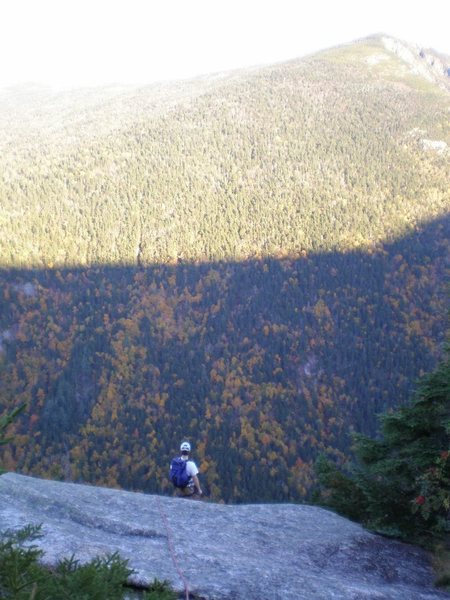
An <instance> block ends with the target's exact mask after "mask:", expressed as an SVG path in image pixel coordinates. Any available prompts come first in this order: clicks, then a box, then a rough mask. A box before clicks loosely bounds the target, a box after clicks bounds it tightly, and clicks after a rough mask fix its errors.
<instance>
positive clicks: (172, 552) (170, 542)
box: [156, 496, 189, 600]
mask: <svg viewBox="0 0 450 600" xmlns="http://www.w3.org/2000/svg"><path fill="white" fill-rule="evenodd" d="M156 502H157V504H158V509H159V514H160V515H161V518H162V520H163V523H164V527H165V528H166V533H167V544H168V546H169V551H170V555H171V556H172V560H173V564H174V565H175V568H176V570H177V573H178V575H179V576H180V579H181V581H182V582H183V585H184V592H185V594H186V596H185V597H186V600H189V584H188V581H187V579H186V577H185V576H184V574H183V571H182V570H181V567H180V565H179V563H178V560H177V555H176V554H175V548H174V545H173V540H172V531H171V529H170V527H169V523H168V521H167V515H166V513H165V511H164V508H163V506H162V504H161V500H160V498H159V496H156Z"/></svg>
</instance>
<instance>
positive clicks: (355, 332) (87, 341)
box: [0, 218, 450, 501]
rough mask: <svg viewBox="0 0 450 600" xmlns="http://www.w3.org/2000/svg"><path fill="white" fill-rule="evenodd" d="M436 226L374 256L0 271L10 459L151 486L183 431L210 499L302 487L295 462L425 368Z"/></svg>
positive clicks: (275, 494) (440, 300) (438, 308)
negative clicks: (15, 441) (20, 415)
mask: <svg viewBox="0 0 450 600" xmlns="http://www.w3.org/2000/svg"><path fill="white" fill-rule="evenodd" d="M449 233H450V218H443V219H439V220H437V221H435V222H433V223H431V224H429V225H428V226H425V227H424V228H422V229H421V230H418V231H416V232H415V233H414V234H412V235H410V236H408V237H405V238H403V239H399V240H397V241H396V242H395V243H392V244H387V245H385V246H383V247H380V248H377V249H374V250H373V251H372V252H371V253H362V252H356V251H355V252H351V253H347V254H333V253H329V254H322V255H310V256H306V257H302V258H298V259H275V258H271V259H261V260H248V261H246V262H242V263H222V262H221V263H209V264H184V263H180V264H177V265H172V266H169V265H152V266H148V267H145V268H142V267H133V266H127V267H125V266H124V267H121V266H117V267H112V266H96V267H91V268H79V269H72V268H70V269H54V270H23V269H22V270H3V271H0V280H1V289H2V294H1V295H0V372H1V376H2V380H3V381H4V385H3V390H4V392H3V395H2V397H1V400H0V402H1V404H2V405H1V408H5V407H6V406H9V405H11V404H17V403H19V402H21V401H26V402H27V403H28V406H29V410H28V416H27V417H26V418H24V419H22V421H21V425H20V431H21V433H22V434H23V436H25V437H24V438H22V442H24V441H25V442H26V441H27V439H28V440H29V442H30V444H31V447H30V449H29V450H27V449H24V448H23V447H22V448H21V449H19V448H18V447H16V448H15V449H14V452H15V455H14V460H15V462H16V463H17V464H18V465H19V468H21V469H22V470H23V471H24V472H36V473H42V472H45V473H49V474H51V475H53V476H58V477H61V478H64V477H65V478H73V479H76V480H83V481H93V482H98V481H99V478H100V480H101V482H103V483H106V484H112V485H121V486H123V487H129V488H134V489H136V488H137V489H147V490H149V491H155V490H157V489H159V488H158V485H159V484H155V483H152V481H153V478H154V477H155V476H156V477H158V476H160V475H159V473H160V472H159V471H158V466H157V465H158V464H164V465H165V463H166V462H167V456H168V455H170V454H171V453H172V452H173V451H175V450H176V447H177V444H178V440H180V439H181V438H182V437H184V436H189V437H191V438H192V439H193V440H197V442H198V443H200V441H201V443H202V444H204V446H203V447H202V449H201V456H200V458H201V459H202V460H204V461H206V462H207V463H208V465H209V468H211V469H213V470H214V469H216V471H217V472H218V473H220V480H221V481H220V482H218V481H216V480H215V479H214V473H213V471H211V473H213V474H211V477H210V479H209V483H210V485H211V486H212V487H214V485H217V488H218V489H219V490H220V493H221V495H222V497H223V498H224V499H226V500H229V499H234V500H240V499H244V500H247V501H248V500H252V499H253V498H258V499H270V500H275V499H298V498H299V497H301V496H302V493H303V492H305V490H306V491H307V489H308V481H306V479H305V478H303V479H302V475H301V473H300V471H301V465H302V464H303V463H304V464H307V463H308V462H310V461H311V460H313V459H314V458H315V456H316V455H317V452H318V451H320V450H325V451H327V452H330V453H332V454H333V453H336V452H338V451H348V448H349V436H348V433H349V432H350V431H351V430H353V429H356V430H358V431H363V432H366V433H370V434H374V433H375V431H376V426H377V420H376V416H375V415H376V413H379V412H381V411H385V410H387V409H388V408H389V407H392V406H396V405H398V404H400V403H403V402H405V401H407V400H408V398H410V394H411V391H412V389H413V387H414V385H415V382H416V380H417V378H418V377H419V375H420V374H421V373H422V372H425V371H428V370H430V369H431V368H433V366H434V365H435V363H436V360H437V358H438V356H439V354H440V352H441V350H442V343H443V342H444V339H445V329H446V312H447V309H448V303H447V293H446V283H447V282H446V275H447V274H448V271H447V269H448V258H449V254H448V245H449V239H450V235H449ZM139 452H141V454H139V456H137V454H138V453H139ZM147 453H148V454H149V455H151V456H152V457H153V458H152V461H153V462H152V465H153V466H152V467H151V468H150V470H149V467H148V464H147V463H146V461H147ZM127 456H130V457H132V462H133V464H132V465H130V461H128V460H127V459H126V457H127ZM55 457H56V459H55ZM299 458H300V459H301V460H300V463H301V464H300V463H299V462H298V461H299ZM11 460H12V459H11ZM55 460H58V465H57V468H56V467H53V471H52V470H51V469H52V467H51V463H52V461H53V463H54V462H55ZM255 460H258V462H259V465H260V468H261V469H262V471H263V472H264V474H265V475H266V480H265V483H264V485H263V488H264V489H260V485H261V484H260V483H259V476H258V475H257V474H256V473H255V469H254V468H253V470H252V469H247V466H248V464H253V461H255ZM136 463H137V466H134V465H135V464H136ZM74 465H75V466H74ZM55 469H56V470H55ZM152 469H153V470H152ZM105 473H107V475H105ZM161 473H162V471H161ZM299 473H300V474H299ZM99 474H100V475H99ZM161 476H162V475H161ZM305 477H306V476H305ZM269 478H271V479H270V481H271V482H272V479H273V485H272V483H270V485H267V481H268V480H269ZM295 478H297V479H295ZM294 480H295V481H294ZM215 481H216V483H214V482H215ZM280 481H281V482H284V483H283V485H285V486H287V487H283V486H282V485H279V482H280ZM299 481H300V483H298V482H299ZM296 486H297V487H296ZM237 488H239V490H237ZM278 488H280V490H279V491H277V490H278ZM242 490H245V494H244V493H243V492H242ZM267 490H269V491H267ZM266 491H267V493H266ZM244 496H245V497H244Z"/></svg>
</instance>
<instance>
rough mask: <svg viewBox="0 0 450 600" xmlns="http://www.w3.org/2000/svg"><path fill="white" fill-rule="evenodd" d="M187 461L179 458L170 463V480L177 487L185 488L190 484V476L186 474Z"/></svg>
mask: <svg viewBox="0 0 450 600" xmlns="http://www.w3.org/2000/svg"><path fill="white" fill-rule="evenodd" d="M186 463H187V461H186V460H183V459H182V458H180V457H179V456H177V457H175V458H173V459H172V462H171V463H170V470H169V479H170V481H171V482H172V483H173V485H174V486H175V487H178V488H185V487H186V486H187V484H188V483H189V480H190V476H189V475H188V474H187V473H186Z"/></svg>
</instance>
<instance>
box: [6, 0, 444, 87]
mask: <svg viewBox="0 0 450 600" xmlns="http://www.w3.org/2000/svg"><path fill="white" fill-rule="evenodd" d="M449 23H450V1H448V0H426V1H425V2H424V1H422V2H418V1H416V2H414V1H413V0H370V1H366V0H297V1H294V0H0V85H5V84H7V85H9V84H12V83H19V82H24V81H35V82H44V83H53V84H55V85H58V86H61V85H62V86H66V85H71V84H72V85H95V84H104V83H150V82H152V81H157V80H167V79H179V78H185V77H191V76H195V75H199V74H203V73H209V72H215V71H221V70H227V69H233V68H237V67H245V66H251V65H258V64H267V63H271V62H278V61H282V60H287V59H290V58H295V57H298V56H304V55H305V54H308V53H311V52H315V51H317V50H320V49H323V48H328V47H331V46H335V45H338V44H342V43H346V42H350V41H352V40H354V39H358V38H361V37H365V36H367V35H370V34H372V33H380V32H383V33H387V34H390V35H393V36H396V37H399V38H401V39H404V40H406V41H410V42H416V43H418V44H420V45H423V46H427V47H434V48H435V49H436V50H439V51H441V52H445V53H447V54H450V33H449V31H450V26H449Z"/></svg>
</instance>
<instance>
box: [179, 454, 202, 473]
mask: <svg viewBox="0 0 450 600" xmlns="http://www.w3.org/2000/svg"><path fill="white" fill-rule="evenodd" d="M181 458H182V459H183V460H187V463H186V473H187V474H188V475H189V477H194V476H195V475H198V469H197V465H196V464H195V462H194V461H193V460H189V459H188V458H184V457H183V456H182V457H181Z"/></svg>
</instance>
